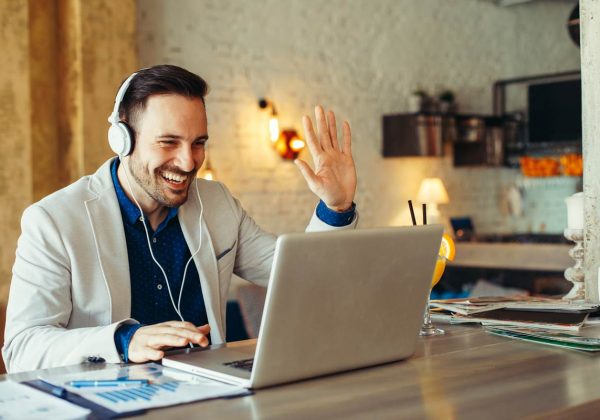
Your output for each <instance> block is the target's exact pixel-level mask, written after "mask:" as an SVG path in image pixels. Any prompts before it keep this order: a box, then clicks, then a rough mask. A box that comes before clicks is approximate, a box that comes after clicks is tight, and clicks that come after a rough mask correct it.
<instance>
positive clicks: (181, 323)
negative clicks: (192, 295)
mask: <svg viewBox="0 0 600 420" xmlns="http://www.w3.org/2000/svg"><path fill="white" fill-rule="evenodd" d="M156 326H157V327H158V326H167V327H175V328H185V329H188V330H190V331H195V330H196V326H195V325H194V324H192V323H191V322H187V321H167V322H161V323H160V324H156Z"/></svg>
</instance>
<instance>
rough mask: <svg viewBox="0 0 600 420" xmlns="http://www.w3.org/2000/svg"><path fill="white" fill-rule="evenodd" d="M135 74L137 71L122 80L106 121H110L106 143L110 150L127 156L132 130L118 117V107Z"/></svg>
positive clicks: (130, 146) (130, 144) (131, 143)
mask: <svg viewBox="0 0 600 420" xmlns="http://www.w3.org/2000/svg"><path fill="white" fill-rule="evenodd" d="M136 74H137V72H136V73H133V74H132V75H131V76H129V77H128V78H127V80H125V81H124V82H123V84H122V85H121V87H120V88H119V91H118V92H117V96H116V97H115V107H114V108H113V112H112V113H111V114H110V115H109V116H108V122H109V123H110V128H109V129H108V144H109V145H110V148H111V149H112V151H113V152H115V153H116V154H117V155H119V156H127V155H129V154H130V153H131V152H132V151H133V131H132V130H131V127H129V125H128V124H127V123H126V122H123V121H121V119H120V118H119V107H120V106H121V101H122V100H123V97H124V96H125V93H126V92H127V88H128V87H129V85H130V84H131V81H132V80H133V78H134V77H135V75H136Z"/></svg>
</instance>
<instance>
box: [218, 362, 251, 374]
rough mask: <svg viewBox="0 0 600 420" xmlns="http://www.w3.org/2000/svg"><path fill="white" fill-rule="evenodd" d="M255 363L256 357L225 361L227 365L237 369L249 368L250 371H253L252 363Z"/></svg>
mask: <svg viewBox="0 0 600 420" xmlns="http://www.w3.org/2000/svg"><path fill="white" fill-rule="evenodd" d="M253 363H254V359H244V360H236V361H234V362H227V363H223V364H224V365H225V366H229V367H232V368H236V369H242V370H247V371H248V372H252V364H253Z"/></svg>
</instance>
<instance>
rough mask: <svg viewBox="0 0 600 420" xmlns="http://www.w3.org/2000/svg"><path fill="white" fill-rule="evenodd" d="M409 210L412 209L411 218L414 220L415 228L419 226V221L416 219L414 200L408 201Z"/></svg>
mask: <svg viewBox="0 0 600 420" xmlns="http://www.w3.org/2000/svg"><path fill="white" fill-rule="evenodd" d="M408 208H409V209H410V218H411V219H412V223H413V226H417V219H416V217H415V211H414V210H413V205H412V200H408Z"/></svg>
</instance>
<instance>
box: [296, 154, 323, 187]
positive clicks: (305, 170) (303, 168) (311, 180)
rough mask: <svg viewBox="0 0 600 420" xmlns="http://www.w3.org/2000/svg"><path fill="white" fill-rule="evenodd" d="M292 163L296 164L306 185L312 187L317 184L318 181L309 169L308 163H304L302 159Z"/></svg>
mask: <svg viewBox="0 0 600 420" xmlns="http://www.w3.org/2000/svg"><path fill="white" fill-rule="evenodd" d="M294 163H295V164H296V166H297V167H298V169H300V172H301V173H302V176H303V177H304V179H306V182H307V183H308V185H309V186H312V185H314V184H316V183H317V181H318V179H317V176H316V175H315V173H314V171H313V170H312V169H311V167H310V166H308V163H306V162H305V161H303V160H302V159H296V160H295V161H294Z"/></svg>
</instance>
